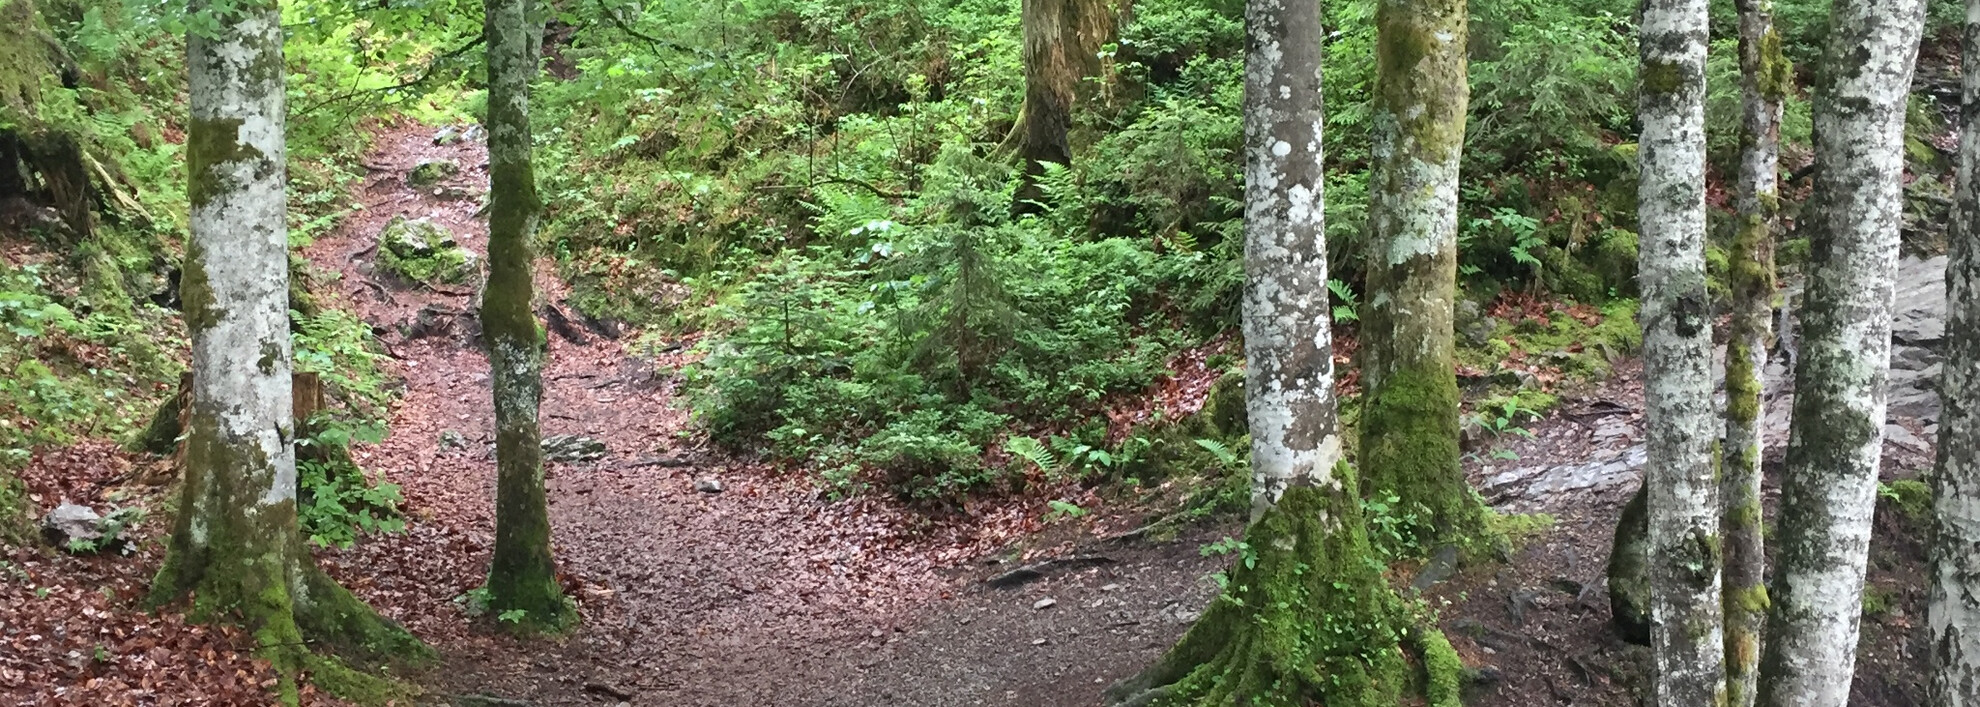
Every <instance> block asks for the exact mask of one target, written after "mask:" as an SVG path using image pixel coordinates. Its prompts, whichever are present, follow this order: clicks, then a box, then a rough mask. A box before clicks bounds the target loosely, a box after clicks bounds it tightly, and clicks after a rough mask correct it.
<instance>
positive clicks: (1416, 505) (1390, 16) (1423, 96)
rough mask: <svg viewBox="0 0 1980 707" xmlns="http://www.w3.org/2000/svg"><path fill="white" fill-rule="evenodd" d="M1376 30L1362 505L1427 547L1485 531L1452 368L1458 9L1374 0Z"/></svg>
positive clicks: (1461, 90)
mask: <svg viewBox="0 0 1980 707" xmlns="http://www.w3.org/2000/svg"><path fill="white" fill-rule="evenodd" d="M1375 19H1376V24H1377V26H1378V27H1379V28H1380V34H1379V35H1378V38H1377V46H1376V50H1375V53H1376V57H1377V62H1376V67H1377V68H1376V79H1375V85H1376V90H1375V126H1376V129H1375V135H1376V139H1375V145H1374V158H1375V159H1374V162H1375V173H1374V179H1373V182H1374V184H1373V188H1372V190H1371V194H1370V196H1371V201H1370V204H1369V224H1370V230H1371V233H1370V238H1369V251H1368V254H1367V256H1368V263H1367V265H1368V269H1367V272H1368V282H1367V287H1368V300H1367V301H1368V304H1367V305H1366V306H1365V307H1363V309H1362V312H1363V314H1362V318H1361V344H1362V349H1361V371H1362V383H1363V385H1364V386H1365V388H1364V390H1365V391H1366V392H1365V394H1364V395H1363V397H1362V417H1361V429H1360V436H1361V445H1360V463H1361V467H1362V469H1364V470H1365V472H1364V473H1365V475H1366V478H1367V480H1368V487H1369V491H1370V493H1371V494H1373V495H1375V496H1377V497H1383V496H1388V495H1394V496H1396V497H1397V498H1398V499H1399V501H1400V508H1401V509H1402V510H1403V511H1404V512H1405V513H1410V512H1413V513H1415V514H1416V515H1417V517H1418V519H1419V522H1418V523H1416V524H1415V526H1414V527H1412V528H1409V529H1408V532H1410V533H1412V534H1414V536H1415V539H1416V540H1417V541H1418V542H1419V543H1420V544H1422V545H1424V546H1431V545H1435V544H1441V543H1446V542H1456V541H1462V540H1467V539H1472V538H1476V537H1479V536H1481V535H1482V531H1483V529H1484V512H1483V511H1484V506H1483V505H1482V504H1481V503H1480V502H1479V500H1478V497H1477V494H1474V493H1472V491H1471V488H1470V487H1469V485H1468V484H1467V483H1466V482H1465V478H1464V470H1463V468H1462V467H1461V466H1460V462H1461V454H1462V452H1460V451H1459V449H1458V387H1457V372H1456V368H1455V365H1454V358H1453V356H1454V352H1455V350H1456V341H1455V332H1454V330H1453V328H1452V319H1453V316H1452V308H1453V305H1454V304H1455V302H1456V299H1457V207H1458V195H1457V192H1458V163H1459V158H1460V157H1461V156H1462V154H1463V151H1464V125H1465V104H1466V101H1467V97H1468V94H1469V90H1470V89H1469V87H1468V86H1467V84H1466V82H1465V36H1466V22H1465V2H1464V0H1383V2H1382V3H1381V4H1380V5H1379V6H1378V8H1377V9H1376V16H1375Z"/></svg>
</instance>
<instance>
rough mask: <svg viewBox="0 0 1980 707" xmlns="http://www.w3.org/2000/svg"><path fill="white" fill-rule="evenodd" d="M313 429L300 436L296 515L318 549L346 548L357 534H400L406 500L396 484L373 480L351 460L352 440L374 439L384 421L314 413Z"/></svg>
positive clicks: (380, 436)
mask: <svg viewBox="0 0 1980 707" xmlns="http://www.w3.org/2000/svg"><path fill="white" fill-rule="evenodd" d="M313 424H314V426H316V427H317V432H316V433H315V434H314V435H312V436H310V437H306V438H303V439H302V440H299V441H298V443H297V446H298V447H299V448H300V449H299V452H300V453H299V454H298V459H297V461H296V485H297V489H298V493H297V505H296V517H297V521H298V522H299V523H300V524H301V526H302V530H303V534H304V536H305V537H307V538H308V539H309V541H310V542H311V543H312V544H315V545H318V546H321V547H350V546H351V544H352V543H354V542H356V541H357V538H358V536H359V535H362V534H369V533H398V532H403V531H404V530H405V527H406V521H405V518H403V517H402V516H400V514H399V504H400V503H402V502H404V500H405V498H404V496H403V495H402V494H401V493H400V491H399V487H398V485H397V484H392V483H384V482H379V483H373V482H371V481H370V480H369V479H367V478H365V475H364V472H363V471H362V470H360V469H358V468H357V465H356V464H355V463H353V462H352V461H351V459H350V455H349V453H348V451H346V450H347V448H348V446H349V445H350V443H351V442H354V441H357V442H367V443H376V442H378V441H380V440H382V439H384V436H385V428H384V426H383V425H382V424H377V423H371V424H356V425H354V424H351V423H346V422H340V421H337V420H335V419H333V418H328V417H325V416H318V418H317V420H316V421H315V422H314V423H313Z"/></svg>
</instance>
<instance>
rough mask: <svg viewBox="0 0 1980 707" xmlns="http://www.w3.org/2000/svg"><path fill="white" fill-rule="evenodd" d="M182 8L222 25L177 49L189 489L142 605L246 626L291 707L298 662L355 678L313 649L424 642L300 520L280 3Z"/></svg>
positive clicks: (368, 655) (393, 649) (390, 653)
mask: <svg viewBox="0 0 1980 707" xmlns="http://www.w3.org/2000/svg"><path fill="white" fill-rule="evenodd" d="M191 9H192V11H193V12H194V13H203V14H205V15H206V16H208V17H211V18H213V19H214V20H215V22H214V25H215V26H216V27H217V30H215V31H214V32H213V33H212V34H211V35H202V34H199V33H194V34H193V35H191V36H190V37H188V39H187V47H186V53H187V65H188V74H189V76H190V78H191V85H190V88H189V91H188V95H189V108H190V113H191V120H190V125H189V128H190V129H189V130H188V135H187V146H186V156H187V158H186V161H187V173H188V176H189V184H188V192H189V200H190V205H191V213H190V219H189V223H190V226H191V237H190V239H189V240H188V243H187V247H186V250H187V253H186V260H185V263H186V265H185V276H184V280H183V282H182V283H181V287H182V293H183V297H184V300H185V314H186V329H187V332H188V334H189V335H190V338H191V340H192V367H193V371H194V375H193V380H192V385H191V391H190V399H191V413H190V415H189V425H188V430H187V435H188V436H187V441H186V445H187V448H186V459H185V479H184V486H183V488H182V489H181V492H180V505H179V512H178V515H177V517H176V518H175V521H174V526H173V531H172V536H171V539H170V541H169V543H168V546H167V553H166V559H165V562H164V564H163V566H162V567H161V568H160V569H159V572H158V576H157V577H156V578H155V579H154V581H153V584H152V592H151V601H152V603H153V604H154V605H163V604H168V603H170V602H173V601H177V600H178V599H180V598H182V597H184V596H186V595H187V594H189V593H190V594H195V595H196V596H197V602H196V603H195V604H194V612H193V613H194V616H195V617H196V618H200V619H206V620H239V621H241V622H243V623H245V624H246V625H247V626H248V627H249V628H251V629H252V630H253V631H254V633H255V636H256V638H257V639H258V640H259V642H260V644H261V646H262V649H263V652H264V653H265V655H266V656H267V657H268V658H269V660H270V661H271V662H273V663H274V665H275V667H276V668H277V670H278V671H279V672H280V673H281V675H282V676H283V682H282V683H281V692H282V695H281V697H282V698H283V701H285V702H288V703H294V702H295V701H296V700H297V698H298V696H297V690H296V684H295V678H296V677H297V676H298V675H300V674H302V673H303V672H305V671H315V672H317V673H318V674H323V673H335V674H336V675H338V676H339V677H340V678H343V680H340V681H339V683H338V686H341V687H352V685H351V684H350V683H349V682H348V680H349V679H352V678H357V679H363V678H362V676H361V675H360V674H357V673H354V672H352V671H350V670H349V669H348V668H345V667H343V666H342V664H341V663H336V662H334V661H333V660H332V659H328V658H324V657H320V656H316V655H313V654H311V653H310V652H309V649H308V648H307V647H306V645H308V644H318V645H325V646H328V647H333V648H337V649H339V650H340V652H341V653H343V654H344V655H346V656H348V657H352V658H361V659H367V660H370V659H381V658H392V657H404V656H411V657H423V656H424V655H426V654H427V652H428V651H427V649H426V648H425V647H424V646H423V645H422V644H420V643H419V642H418V640H417V639H414V638H413V637H412V636H411V635H410V634H408V633H406V632H405V631H404V629H402V628H400V627H398V626H397V625H396V624H393V623H391V622H389V621H387V620H385V619H383V618H381V617H379V616H378V615H377V614H376V613H374V612H373V611H371V609H370V608H369V607H366V606H365V605H364V604H363V603H361V602H359V601H358V600H357V599H356V598H355V597H353V596H351V594H350V593H349V592H347V591H345V590H344V589H343V588H342V587H339V586H337V584H336V582H334V581H332V580H331V579H330V578H329V577H328V576H326V575H324V574H323V572H322V571H321V570H320V569H318V568H317V567H316V564H315V561H314V560H313V559H311V557H310V555H309V552H308V550H307V549H306V548H305V547H304V546H303V542H302V538H301V533H300V531H299V530H298V528H297V524H296V466H295V447H294V442H295V440H294V435H295V421H294V420H293V415H292V411H291V406H290V396H291V391H290V385H291V380H290V339H289V317H288V295H289V292H288V289H289V288H288V285H289V271H288V265H289V260H288V233H287V227H286V223H285V217H286V205H287V200H286V198H285V196H284V185H285V173H284V162H283V159H284V154H285V153H284V148H283V120H284V112H283V96H284V93H283V83H282V82H283V68H282V66H283V65H282V33H281V22H280V13H279V11H278V9H277V7H276V4H275V3H274V2H250V3H236V4H232V5H230V6H229V7H227V8H225V9H220V8H215V7H211V6H208V5H206V4H205V3H195V4H194V6H193V7H192V8H191ZM305 641H308V644H306V643H305ZM371 682H374V683H376V682H378V681H377V680H376V679H372V680H371ZM374 687H375V686H374Z"/></svg>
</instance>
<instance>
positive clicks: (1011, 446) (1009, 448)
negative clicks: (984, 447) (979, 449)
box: [1004, 437, 1059, 474]
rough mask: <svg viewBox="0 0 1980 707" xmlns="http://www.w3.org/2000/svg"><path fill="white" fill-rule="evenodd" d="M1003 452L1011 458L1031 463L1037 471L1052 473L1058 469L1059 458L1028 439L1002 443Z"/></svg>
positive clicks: (1036, 441)
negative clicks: (1009, 454) (1007, 453)
mask: <svg viewBox="0 0 1980 707" xmlns="http://www.w3.org/2000/svg"><path fill="white" fill-rule="evenodd" d="M1004 451H1006V452H1010V453H1011V456H1014V457H1017V458H1019V459H1023V460H1025V461H1028V462H1031V463H1032V465H1033V466H1036V467H1038V470H1039V471H1042V472H1045V473H1048V474H1050V473H1053V472H1056V471H1058V469H1059V458H1058V456H1056V455H1054V454H1052V450H1051V449H1049V448H1047V447H1046V446H1045V445H1044V443H1042V442H1039V441H1038V440H1036V439H1032V438H1030V437H1012V438H1010V439H1009V440H1006V441H1005V442H1004Z"/></svg>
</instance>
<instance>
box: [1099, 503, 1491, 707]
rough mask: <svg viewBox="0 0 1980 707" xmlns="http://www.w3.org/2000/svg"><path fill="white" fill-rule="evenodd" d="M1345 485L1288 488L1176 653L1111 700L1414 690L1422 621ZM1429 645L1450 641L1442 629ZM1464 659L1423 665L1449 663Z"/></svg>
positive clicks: (1281, 702)
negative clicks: (1378, 553) (1415, 647)
mask: <svg viewBox="0 0 1980 707" xmlns="http://www.w3.org/2000/svg"><path fill="white" fill-rule="evenodd" d="M1347 486H1348V493H1346V494H1343V493H1341V492H1340V491H1337V490H1333V489H1321V488H1315V487H1295V488H1292V489H1290V490H1288V491H1287V492H1286V494H1285V496H1284V497H1283V498H1282V499H1281V500H1280V503H1279V505H1277V506H1276V507H1273V508H1272V509H1271V510H1269V511H1267V512H1266V513H1265V515H1264V516H1263V517H1261V518H1260V519H1259V520H1258V522H1256V523H1253V524H1252V526H1251V528H1250V529H1249V530H1248V531H1247V532H1246V533H1245V543H1244V545H1243V546H1242V548H1241V553H1242V555H1241V557H1240V558H1239V560H1238V562H1237V566H1236V567H1235V569H1233V570H1232V572H1231V576H1230V582H1229V585H1228V588H1227V590H1226V592H1225V593H1224V595H1223V596H1220V597H1218V598H1217V599H1216V600H1215V601H1214V602H1213V603H1212V604H1211V605H1210V607H1209V608H1208V609H1207V610H1206V611H1205V612H1204V615H1203V617H1202V618H1201V619H1199V620H1198V621H1197V622H1196V625H1194V626H1192V627H1190V630H1189V632H1188V633H1187V634H1185V635H1184V636H1183V638H1182V640H1181V641H1180V642H1179V643H1178V644H1177V645H1176V647H1175V648H1173V649H1171V650H1170V651H1169V653H1168V655H1166V656H1164V657H1163V658H1162V659H1161V660H1160V661H1159V662H1157V663H1156V664H1155V665H1153V666H1151V667H1150V668H1148V669H1147V670H1146V671H1144V672H1142V673H1141V674H1140V675H1137V676H1135V677H1133V678H1129V679H1128V680H1125V681H1122V682H1121V683H1118V684H1116V685H1114V686H1113V687H1112V688H1111V689H1109V690H1108V692H1107V698H1108V701H1109V702H1110V703H1111V704H1113V705H1120V706H1134V707H1146V706H1153V705H1161V706H1165V707H1166V706H1175V705H1201V706H1203V707H1211V706H1213V705H1214V706H1216V707H1223V706H1225V705H1230V704H1233V703H1236V704H1244V705H1257V706H1261V707H1274V706H1283V707H1297V706H1302V705H1308V704H1325V705H1330V706H1340V707H1345V706H1349V705H1365V706H1368V707H1375V706H1378V705H1379V706H1381V707H1393V706H1394V705H1396V704H1399V703H1400V700H1401V699H1402V697H1403V695H1405V694H1409V693H1411V692H1412V691H1414V690H1416V686H1417V685H1418V684H1419V683H1420V682H1421V680H1420V676H1419V675H1418V674H1417V673H1416V672H1415V671H1413V670H1412V669H1411V667H1410V664H1409V661H1408V660H1406V659H1405V656H1404V652H1403V644H1404V641H1405V636H1406V634H1408V633H1409V627H1410V625H1411V623H1412V620H1413V619H1412V617H1411V615H1410V612H1409V611H1407V607H1406V606H1405V605H1404V603H1403V602H1402V600H1401V599H1400V598H1398V597H1397V596H1396V594H1395V592H1394V591H1393V590H1392V589H1390V587H1389V585H1388V583H1387V582H1386V580H1385V579H1384V578H1383V575H1382V565H1381V563H1380V562H1378V561H1377V560H1375V559H1374V558H1375V556H1374V554H1373V552H1372V551H1371V549H1370V548H1369V546H1368V540H1367V536H1366V534H1365V532H1364V531H1363V529H1362V525H1361V518H1360V509H1359V504H1358V503H1357V502H1356V501H1355V500H1354V499H1355V496H1354V494H1353V493H1352V487H1353V484H1352V482H1349V483H1348V484H1347ZM1430 642H1431V643H1436V644H1441V645H1442V646H1444V647H1448V646H1449V644H1448V643H1447V642H1442V641H1441V636H1438V637H1437V639H1434V640H1432V641H1430ZM1446 658H1448V660H1447V659H1446ZM1455 658H1456V656H1455V654H1449V655H1443V654H1438V657H1437V659H1436V660H1435V661H1426V664H1430V663H1434V666H1435V667H1438V668H1439V669H1447V668H1448V667H1449V665H1450V664H1452V663H1454V662H1455ZM1455 679H1456V678H1455V677H1450V678H1448V679H1447V680H1444V681H1443V684H1446V685H1454V684H1455V682H1452V681H1454V680H1455ZM1433 682H1436V681H1433ZM1436 704H1438V705H1439V707H1442V705H1444V704H1445V703H1443V702H1438V703H1436Z"/></svg>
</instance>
